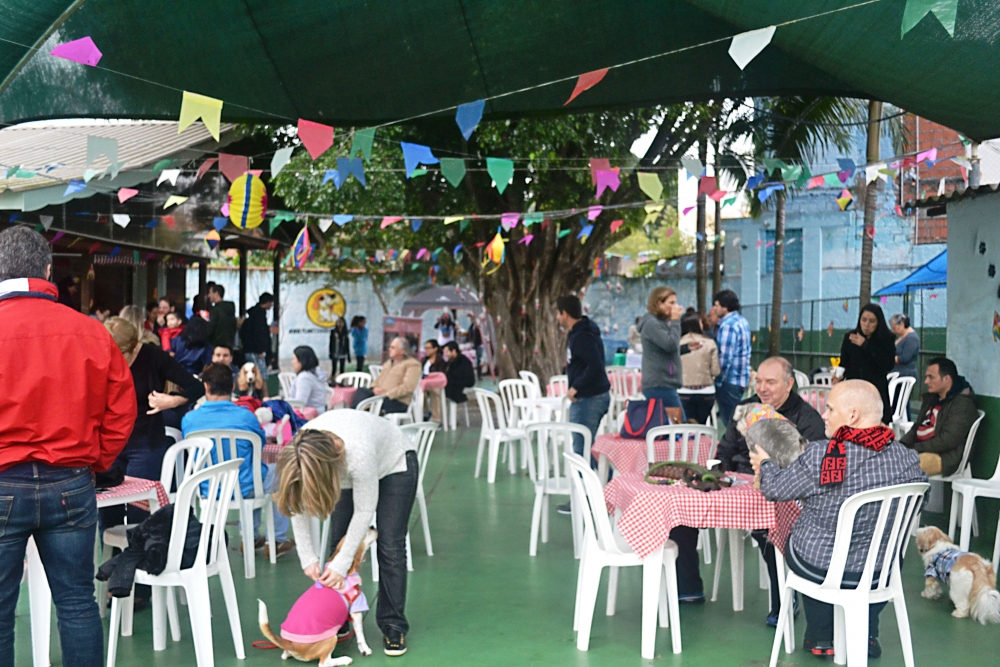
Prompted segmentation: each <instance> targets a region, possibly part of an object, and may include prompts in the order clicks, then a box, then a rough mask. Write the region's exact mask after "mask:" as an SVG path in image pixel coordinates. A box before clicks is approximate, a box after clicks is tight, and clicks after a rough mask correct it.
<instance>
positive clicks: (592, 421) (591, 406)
mask: <svg viewBox="0 0 1000 667" xmlns="http://www.w3.org/2000/svg"><path fill="white" fill-rule="evenodd" d="M609 407H611V392H607V391H606V392H604V393H603V394H598V395H597V396H588V397H587V398H579V397H577V399H576V400H575V401H573V402H572V403H570V404H569V420H570V422H572V423H574V424H580V425H581V426H586V427H587V428H588V429H590V443H591V444H593V443H594V439H595V438H596V437H597V427H598V426H600V425H601V419H602V418H603V417H604V415H606V414H607V412H608V408H609ZM573 451H574V452H576V453H577V454H579V455H580V456H583V436H582V435H580V434H579V433H574V434H573ZM591 465H595V464H594V462H593V459H591Z"/></svg>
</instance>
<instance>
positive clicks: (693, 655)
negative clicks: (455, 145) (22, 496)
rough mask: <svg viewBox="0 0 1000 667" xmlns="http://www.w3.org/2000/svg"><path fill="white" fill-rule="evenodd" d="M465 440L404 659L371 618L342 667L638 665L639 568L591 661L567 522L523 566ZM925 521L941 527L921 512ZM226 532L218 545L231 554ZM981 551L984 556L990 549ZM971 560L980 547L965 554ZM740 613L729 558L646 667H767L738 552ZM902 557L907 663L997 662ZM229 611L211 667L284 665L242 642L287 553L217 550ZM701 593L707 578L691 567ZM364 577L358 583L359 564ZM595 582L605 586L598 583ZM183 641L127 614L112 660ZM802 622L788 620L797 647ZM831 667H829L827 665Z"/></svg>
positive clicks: (140, 656)
mask: <svg viewBox="0 0 1000 667" xmlns="http://www.w3.org/2000/svg"><path fill="white" fill-rule="evenodd" d="M477 432H478V429H475V428H474V429H472V430H469V431H460V432H459V434H458V435H455V434H440V435H439V437H438V439H437V442H436V443H435V445H434V450H433V452H432V455H431V460H430V463H429V466H428V471H427V476H426V478H425V485H426V487H425V488H426V491H427V493H428V496H429V497H428V504H429V514H430V520H431V530H432V536H433V539H434V553H435V555H434V556H433V557H428V556H427V555H426V552H425V551H424V541H423V536H422V533H421V530H420V527H419V517H418V515H417V514H416V513H415V514H414V517H413V523H412V536H413V537H412V539H413V547H414V554H413V556H414V569H415V571H414V572H413V573H411V575H410V583H409V597H408V601H407V615H408V617H409V618H410V623H411V626H412V627H411V632H410V635H409V637H408V638H407V639H408V643H409V647H410V650H409V653H408V654H407V655H406V656H404V657H402V658H388V657H386V656H385V655H383V654H382V653H381V650H380V647H381V635H380V634H379V631H378V628H377V627H376V625H375V618H374V612H372V613H371V614H370V615H369V617H368V618H367V619H366V621H365V631H366V633H367V636H368V641H369V644H370V645H371V646H372V647H373V648H374V649H375V651H376V653H375V655H373V656H372V657H368V658H363V657H360V656H359V654H358V652H357V646H356V644H355V643H354V642H353V640H351V641H349V642H348V644H347V645H346V646H341V647H340V648H339V649H338V655H340V654H344V653H346V654H347V655H352V656H354V658H355V663H354V664H355V665H360V666H362V667H364V666H365V665H370V666H371V667H376V666H377V665H383V664H407V665H412V666H413V667H418V666H424V665H427V666H434V667H440V666H441V665H463V666H470V667H474V666H477V665H490V666H493V665H517V666H521V665H547V666H548V665H558V666H562V665H579V666H581V667H603V666H609V667H611V666H614V667H621V666H627V665H642V664H648V663H649V661H646V660H643V659H642V658H641V657H640V656H639V634H640V629H639V599H640V585H641V571H640V568H629V569H626V570H623V571H622V575H621V579H620V582H621V583H620V585H619V600H618V613H617V615H616V616H614V617H610V618H609V617H606V616H604V613H603V609H604V586H603V585H602V589H601V595H600V597H599V598H598V603H597V614H596V615H595V619H594V627H593V631H592V635H591V642H590V651H589V652H586V653H584V652H580V651H577V649H576V644H575V635H574V633H573V632H572V621H573V618H572V617H573V595H574V589H575V585H576V564H577V562H576V561H575V560H573V554H572V538H571V534H570V529H569V521H568V518H567V517H563V516H560V515H557V514H555V513H553V515H552V517H551V534H550V540H549V543H548V544H540V545H539V550H538V556H537V557H535V558H530V557H529V556H528V529H529V525H530V519H531V506H532V501H533V490H532V487H531V484H530V482H529V480H528V479H527V477H526V476H524V475H519V476H517V477H512V476H510V475H509V474H507V473H506V472H500V473H499V475H498V478H497V482H496V484H495V485H490V484H487V483H486V480H485V479H484V478H480V479H473V477H472V472H473V467H474V464H475V454H476V452H475V444H476V433H477ZM925 517H926V519H939V520H940V519H942V518H943V517H934V516H932V515H925ZM235 537H236V534H235V529H231V535H230V538H231V539H230V542H231V544H236V543H237V541H238V540H237V539H233V538H235ZM989 546H992V545H989ZM974 547H975V548H978V550H979V551H980V553H983V552H985V551H986V550H987V549H986V545H978V544H974ZM747 555H748V558H747V561H746V562H747V565H746V567H747V571H746V577H745V579H746V582H747V583H746V591H745V597H746V599H745V610H744V611H742V612H734V611H733V610H732V603H731V594H730V588H729V576H728V559H727V564H726V566H725V567H724V568H723V577H724V580H723V582H722V585H721V587H720V593H719V600H718V602H715V603H711V602H709V603H706V604H704V605H698V606H682V607H681V619H682V622H681V627H682V633H683V646H684V652H683V653H682V654H681V655H678V656H675V655H673V654H672V653H671V652H670V636H669V630H665V629H661V630H659V631H658V633H657V640H656V648H657V655H656V659H655V660H654V661H653V664H660V665H678V666H680V665H685V666H692V667H694V666H702V665H704V666H712V667H719V666H723V665H725V666H729V665H732V666H738V665H762V664H763V665H766V664H767V659H768V657H769V652H770V647H771V641H772V638H773V636H774V635H773V631H772V630H770V629H768V628H766V627H765V626H764V617H765V616H766V615H767V592H766V591H761V590H759V589H758V587H757V586H756V582H757V559H756V558H754V557H752V556H753V552H752V551H751V550H750V549H749V548H748V551H747ZM915 556H916V554H915V550H913V549H912V548H911V550H910V556H909V558H908V559H907V563H906V566H905V578H906V593H907V602H908V609H909V613H910V622H911V627H912V631H913V643H914V652H915V655H916V663H917V665H918V666H920V665H926V666H932V665H966V666H970V667H971V666H974V665H989V664H997V661H998V657H997V656H1000V628H997V627H983V626H980V625H978V624H976V623H974V622H972V621H970V620H968V619H965V620H960V619H955V618H952V617H951V616H950V612H951V609H952V608H951V603H950V602H949V601H948V600H947V599H944V600H938V601H934V602H931V601H927V600H924V599H923V598H921V597H920V595H919V593H920V591H921V590H922V588H923V579H922V568H921V567H920V564H919V560H918V559H917V558H916V557H915ZM230 559H231V562H232V565H233V571H234V573H235V577H236V588H237V595H238V596H239V600H240V604H241V609H242V611H241V615H242V620H243V632H244V643H245V645H246V652H247V658H246V660H245V661H239V660H237V659H236V657H235V654H234V653H233V647H232V640H231V637H230V635H229V630H228V624H227V623H226V620H225V618H226V617H225V612H224V606H223V602H222V595H221V591H220V590H219V587H218V584H217V583H214V582H213V583H212V585H211V588H212V605H213V607H214V610H215V618H214V624H213V625H214V638H215V656H216V658H215V659H216V665H218V666H219V667H236V666H237V665H241V666H244V667H264V666H266V665H272V666H276V665H283V664H287V663H283V662H282V661H281V658H280V652H279V651H276V650H259V649H255V648H252V647H251V645H250V644H251V642H252V641H254V640H258V639H261V638H262V637H261V634H260V631H259V629H258V627H257V604H256V599H257V598H261V599H263V600H265V601H266V602H267V603H268V607H269V609H270V612H271V619H272V622H273V623H274V625H275V626H278V625H280V622H281V620H282V619H283V618H284V614H285V613H286V611H287V610H288V608H289V607H290V606H291V604H292V602H293V601H294V600H295V599H296V598H297V597H298V595H299V594H300V593H301V592H302V591H303V590H304V589H305V587H306V586H307V585H308V583H309V582H308V580H307V579H306V578H305V576H304V575H303V574H302V571H301V570H300V568H299V566H298V559H297V558H296V557H295V556H294V554H289V555H288V556H285V557H284V558H282V559H281V560H279V561H278V563H277V565H275V566H271V565H270V564H268V563H267V562H266V561H264V560H263V559H262V558H260V557H259V558H258V561H257V578H256V579H252V580H245V579H243V576H242V571H243V568H242V565H241V562H240V560H241V557H240V555H239V552H237V551H235V550H230ZM702 569H703V577H704V578H705V581H706V586H708V585H709V582H710V581H711V573H712V570H711V567H710V566H704V565H703V568H702ZM363 574H364V576H366V577H368V576H369V574H370V573H369V571H368V568H367V567H364V568H363ZM605 580H606V575H605ZM365 589H366V592H367V593H368V597H369V600H372V601H374V600H375V598H376V595H375V589H376V585H375V584H372V583H371V582H370V581H366V582H365ZM181 623H182V639H181V641H180V642H179V643H174V642H170V641H168V645H167V650H165V651H162V652H153V649H152V637H151V627H152V620H151V615H150V612H149V611H143V612H140V613H137V614H136V618H135V634H134V636H133V637H131V638H123V639H122V640H121V643H120V645H119V649H118V664H119V665H122V667H133V666H139V665H141V666H142V667H168V666H170V667H174V666H181V665H183V666H185V667H186V666H188V665H194V664H195V661H194V650H193V646H192V644H191V633H190V626H189V625H185V624H187V623H188V619H187V615H186V613H185V611H184V608H183V607H182V608H181ZM803 627H804V623H803V621H802V620H801V619H800V621H799V622H798V623H797V628H796V629H797V634H798V636H799V640H800V641H801V636H802V631H803ZM882 628H883V631H882V644H883V646H884V649H885V655H884V656H883V657H882V658H881V660H879V661H873V662H872V664H876V665H877V664H881V665H902V664H903V662H902V654H901V652H900V648H899V635H898V633H897V631H896V625H895V617H894V615H893V613H892V611H891V608H890V609H887V610H886V611H885V612H884V613H883V615H882ZM54 630H55V628H53V640H52V641H53V646H52V664H53V665H60V664H62V659H61V653H60V648H59V639H58V633H56V632H55V631H54ZM16 632H17V642H16V651H17V655H16V664H17V665H18V667H29V666H30V665H31V649H30V642H29V621H28V608H27V593H26V590H25V589H23V588H22V595H21V600H20V604H19V607H18V617H17V629H16ZM822 662H824V661H822V660H820V659H817V658H815V657H813V656H812V655H808V654H804V653H802V652H801V651H798V652H796V653H794V654H792V655H791V656H784V655H783V656H782V658H781V662H780V663H779V664H781V665H784V666H792V665H819V664H821V663H822ZM826 662H827V663H829V664H832V661H830V660H827V661H826Z"/></svg>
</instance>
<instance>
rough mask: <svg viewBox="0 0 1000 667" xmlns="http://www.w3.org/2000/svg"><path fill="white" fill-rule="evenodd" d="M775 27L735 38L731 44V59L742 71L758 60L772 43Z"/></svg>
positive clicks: (741, 34)
mask: <svg viewBox="0 0 1000 667" xmlns="http://www.w3.org/2000/svg"><path fill="white" fill-rule="evenodd" d="M774 31H775V26H773V25H772V26H768V27H766V28H760V29H759V30H750V31H748V32H742V33H740V34H738V35H736V36H734V37H733V41H732V42H730V44H729V57H730V58H732V59H733V62H734V63H736V66H737V67H739V68H740V69H741V70H742V69H746V66H747V65H749V64H750V62H751V61H752V60H753V59H754V58H756V57H757V56H758V55H759V54H760V52H761V51H763V50H764V49H765V47H767V45H768V44H770V43H771V38H772V37H774Z"/></svg>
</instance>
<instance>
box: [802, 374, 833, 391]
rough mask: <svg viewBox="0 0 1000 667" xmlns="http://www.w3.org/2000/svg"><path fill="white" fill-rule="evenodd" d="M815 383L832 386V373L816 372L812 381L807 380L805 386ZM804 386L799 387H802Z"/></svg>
mask: <svg viewBox="0 0 1000 667" xmlns="http://www.w3.org/2000/svg"><path fill="white" fill-rule="evenodd" d="M810 384H812V385H817V386H820V387H832V386H833V373H816V375H813V379H812V382H807V383H806V386H809V385H810ZM803 388H804V387H799V389H803Z"/></svg>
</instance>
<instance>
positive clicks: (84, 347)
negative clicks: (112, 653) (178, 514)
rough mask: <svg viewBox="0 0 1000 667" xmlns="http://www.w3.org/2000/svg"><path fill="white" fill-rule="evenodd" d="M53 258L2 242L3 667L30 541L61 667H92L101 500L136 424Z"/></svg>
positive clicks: (98, 647)
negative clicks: (99, 478) (48, 592)
mask: <svg viewBox="0 0 1000 667" xmlns="http://www.w3.org/2000/svg"><path fill="white" fill-rule="evenodd" d="M51 271H52V255H51V251H50V249H49V244H48V243H47V242H46V240H45V238H44V237H43V236H42V235H40V234H38V233H37V232H34V231H32V230H30V229H28V228H27V227H11V228H9V229H6V230H4V231H3V232H0V322H3V326H2V327H0V387H3V390H2V391H0V667H13V666H14V610H15V607H16V606H17V597H18V592H19V586H20V582H21V572H22V570H23V563H24V554H25V548H26V546H27V542H28V538H29V537H34V539H35V545H36V546H37V547H38V553H39V556H40V557H41V561H42V565H44V567H45V574H46V576H47V577H48V580H49V587H50V588H51V589H52V598H53V600H54V601H55V604H56V614H57V617H58V621H59V637H60V641H61V643H62V647H63V665H65V666H66V667H100V666H101V665H102V664H103V659H104V630H103V626H102V624H101V618H100V612H99V610H98V607H97V604H96V602H95V601H94V535H95V532H96V528H95V526H96V524H97V496H96V494H95V492H94V481H93V474H92V471H103V470H106V469H107V468H109V467H110V466H111V464H112V463H113V462H114V460H115V457H117V456H118V453H119V452H120V451H121V450H122V448H123V447H124V446H125V443H126V442H127V441H128V437H129V435H130V434H131V432H132V423H133V422H134V421H135V417H136V400H135V388H134V386H133V384H132V374H131V372H130V371H129V367H128V363H127V362H126V361H125V357H123V356H122V353H121V352H120V351H119V350H118V347H117V346H116V345H115V342H114V340H113V339H112V338H111V334H109V333H108V332H107V330H105V328H104V326H103V325H101V323H100V322H98V321H97V320H93V319H91V318H89V317H87V316H85V315H83V314H82V313H78V312H76V311H74V310H72V309H71V308H68V307H66V306H64V305H62V304H59V303H57V298H58V290H57V289H56V286H55V285H53V284H52V283H50V282H48V278H49V277H50V275H51Z"/></svg>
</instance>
